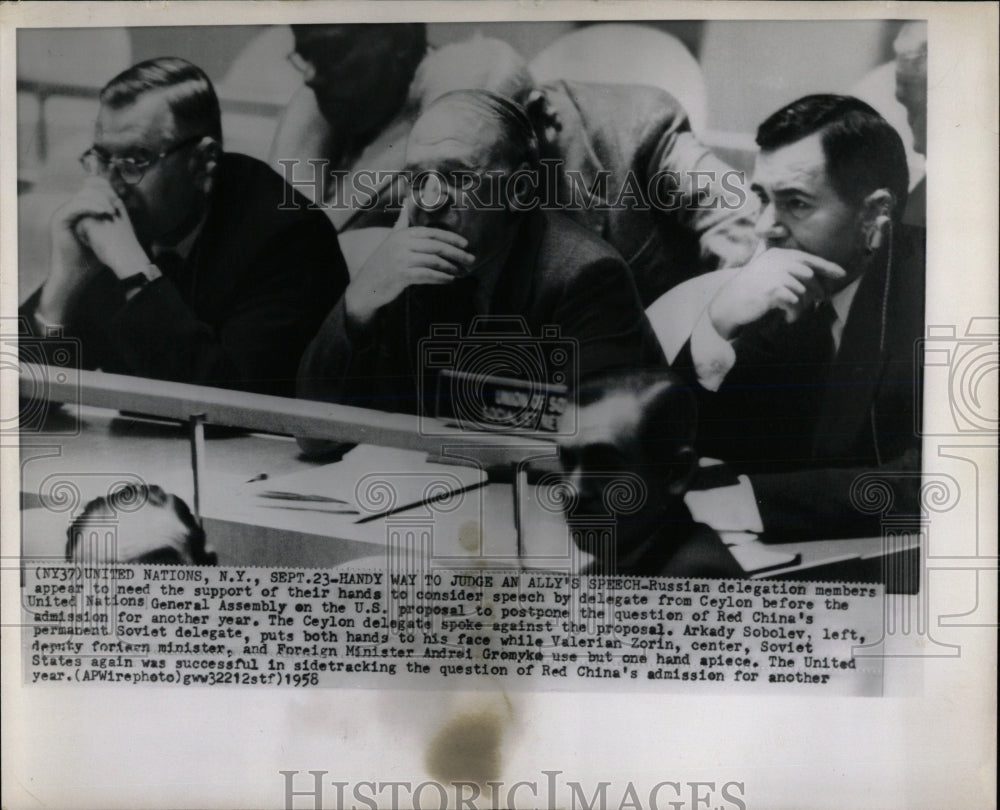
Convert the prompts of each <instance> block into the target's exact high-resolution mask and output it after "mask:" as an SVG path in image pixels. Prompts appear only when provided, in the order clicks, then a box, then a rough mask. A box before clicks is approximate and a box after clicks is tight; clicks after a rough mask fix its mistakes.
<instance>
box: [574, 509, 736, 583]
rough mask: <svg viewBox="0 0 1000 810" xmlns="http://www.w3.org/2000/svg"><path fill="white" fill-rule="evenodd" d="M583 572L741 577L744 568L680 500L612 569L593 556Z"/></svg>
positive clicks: (648, 575)
mask: <svg viewBox="0 0 1000 810" xmlns="http://www.w3.org/2000/svg"><path fill="white" fill-rule="evenodd" d="M583 573H584V574H587V575H593V574H608V575H612V574H614V575H619V576H639V577H708V578H714V579H732V578H743V577H745V576H746V572H745V571H744V570H743V568H742V566H741V565H740V564H739V563H738V562H737V561H736V558H735V557H733V555H732V553H731V552H730V551H729V549H728V548H726V546H725V544H724V543H723V542H722V538H721V537H720V536H719V534H718V532H716V531H715V530H714V529H712V528H710V527H708V526H706V525H705V524H704V523H695V521H694V519H693V518H692V517H691V513H690V512H689V511H688V509H687V507H686V506H685V505H684V503H683V501H678V502H677V503H676V504H672V505H670V506H669V507H667V509H666V510H665V511H664V513H663V514H662V515H661V516H660V518H659V520H658V521H657V525H656V526H655V527H654V528H653V530H652V532H651V534H650V535H649V537H648V538H646V539H645V540H644V541H643V542H642V543H640V544H639V545H638V546H637V547H636V548H634V549H632V550H631V551H629V552H628V553H627V554H624V555H619V557H618V559H616V561H615V565H614V570H613V571H608V570H604V566H603V565H602V563H600V562H599V561H597V560H595V561H593V562H592V563H590V565H588V566H587V567H586V568H585V569H584V571H583Z"/></svg>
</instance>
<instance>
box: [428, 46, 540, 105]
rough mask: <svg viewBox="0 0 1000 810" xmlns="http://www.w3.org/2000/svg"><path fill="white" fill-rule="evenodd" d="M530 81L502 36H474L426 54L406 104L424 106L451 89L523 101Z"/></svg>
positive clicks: (523, 64) (521, 59) (525, 65)
mask: <svg viewBox="0 0 1000 810" xmlns="http://www.w3.org/2000/svg"><path fill="white" fill-rule="evenodd" d="M533 87H534V80H533V79H532V78H531V72H530V71H529V70H528V63H527V62H525V61H524V57H523V56H521V54H519V53H518V52H517V51H516V50H514V48H512V47H511V46H510V45H509V44H508V43H506V42H504V41H503V40H502V39H494V38H493V37H484V36H479V35H477V36H474V37H472V38H471V39H467V40H465V41H463V42H453V43H450V44H448V45H443V46H441V47H440V48H438V49H437V50H435V51H432V52H431V53H429V54H428V55H427V57H426V58H425V59H424V61H423V62H422V63H421V64H420V67H419V68H417V75H416V76H415V77H414V78H413V84H411V85H410V103H411V104H412V105H413V106H414V107H415V108H416V109H426V108H427V107H428V106H429V105H431V104H433V103H434V102H435V101H437V100H438V99H439V98H441V96H443V95H445V94H446V93H450V92H452V91H453V90H469V89H475V90H488V91H490V92H491V93H496V94H497V95H498V96H506V97H507V98H509V99H511V100H513V101H515V102H517V103H518V104H523V103H524V101H525V100H526V99H527V97H528V94H529V93H530V92H531V91H532V89H533Z"/></svg>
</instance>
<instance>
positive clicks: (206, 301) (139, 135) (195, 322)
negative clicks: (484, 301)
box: [22, 58, 347, 395]
mask: <svg viewBox="0 0 1000 810" xmlns="http://www.w3.org/2000/svg"><path fill="white" fill-rule="evenodd" d="M100 102H101V106H100V112H99V114H98V118H97V123H96V127H95V138H94V145H93V146H92V147H91V148H90V149H88V150H87V151H86V152H85V153H84V154H83V155H82V156H81V159H80V160H81V163H82V165H83V167H84V169H85V170H86V172H87V174H88V177H87V179H86V180H85V181H84V183H83V186H82V188H81V189H80V191H79V192H78V193H77V194H75V195H74V196H73V197H72V198H71V199H70V200H69V201H68V202H67V203H66V204H65V205H63V206H62V208H60V209H59V211H58V212H57V213H56V215H55V217H54V220H53V224H52V267H51V271H50V273H49V276H48V278H47V279H46V281H45V283H44V284H43V285H42V287H41V288H40V289H39V290H38V291H37V293H35V294H34V295H33V296H32V297H31V298H29V300H28V301H27V303H26V304H25V306H24V307H23V308H22V315H25V316H27V317H26V318H25V320H26V322H27V325H28V327H29V328H33V329H34V330H35V334H36V335H39V336H46V335H51V334H53V333H61V335H62V336H63V337H67V336H69V337H75V338H78V339H79V340H80V344H81V354H82V357H81V359H82V364H83V366H84V367H85V368H94V367H99V368H102V369H104V370H106V371H113V372H116V373H124V374H135V375H138V376H145V377H156V378H160V379H166V380H174V381H178V382H189V383H199V384H203V385H212V386H218V387H223V388H237V389H242V390H249V391H256V392H261V393H270V394H278V395H291V394H292V393H293V391H294V378H295V369H296V366H297V363H298V359H299V356H300V355H301V353H302V351H303V350H304V348H305V346H306V344H307V343H308V341H309V339H310V338H311V337H312V335H313V334H314V333H315V331H316V329H317V328H318V326H319V324H320V323H321V322H322V319H323V316H324V315H325V313H326V312H327V311H328V310H329V308H330V307H331V306H332V304H333V303H334V302H335V301H336V300H337V298H338V297H339V296H340V294H341V293H342V291H343V290H344V287H345V286H346V284H347V271H346V267H345V265H344V261H343V256H342V255H341V252H340V248H339V246H338V243H337V236H336V233H335V231H334V229H333V227H332V226H331V225H330V223H329V221H328V220H327V219H326V217H325V216H323V214H322V213H321V212H319V211H310V210H308V209H307V208H306V206H305V205H304V202H305V200H304V199H299V200H298V201H297V202H296V204H295V205H292V206H287V204H286V205H285V206H283V203H286V202H287V200H288V199H289V198H291V196H292V193H293V192H292V191H291V189H289V188H288V187H287V186H286V185H285V184H284V182H283V181H282V180H281V178H280V177H278V176H277V175H276V174H275V173H274V172H272V171H271V170H270V169H269V168H268V167H267V166H266V165H265V164H263V163H261V162H260V161H256V160H253V159H252V158H249V157H246V156H244V155H238V154H229V153H225V152H223V150H222V127H221V115H220V111H219V102H218V99H217V97H216V95H215V91H214V89H213V88H212V84H211V82H210V81H209V79H208V77H207V76H206V75H205V74H204V73H203V72H202V71H201V70H200V69H199V68H197V67H195V66H194V65H192V64H190V63H188V62H186V61H184V60H183V59H177V58H160V59H153V60H149V61H147V62H142V63H140V64H138V65H135V66H134V67H132V68H129V69H128V70H126V71H125V72H123V73H122V74H120V75H119V76H117V77H115V78H114V79H112V80H111V82H109V83H108V84H107V85H106V86H105V87H104V89H103V90H102V91H101V95H100ZM285 209H287V210H285Z"/></svg>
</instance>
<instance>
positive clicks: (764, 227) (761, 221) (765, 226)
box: [754, 202, 788, 242]
mask: <svg viewBox="0 0 1000 810" xmlns="http://www.w3.org/2000/svg"><path fill="white" fill-rule="evenodd" d="M754 233H756V234H757V236H759V237H760V238H761V239H767V240H768V241H771V242H776V241H780V240H782V239H785V238H786V237H787V236H788V228H786V227H785V225H784V223H783V222H781V220H780V219H779V218H778V212H777V209H776V208H775V206H774V203H773V202H769V203H767V204H766V205H764V207H763V209H761V212H760V216H758V217H757V224H756V225H755V226H754Z"/></svg>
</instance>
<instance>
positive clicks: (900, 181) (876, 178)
mask: <svg viewBox="0 0 1000 810" xmlns="http://www.w3.org/2000/svg"><path fill="white" fill-rule="evenodd" d="M816 132H820V133H821V138H820V140H821V142H822V144H823V154H824V155H825V156H826V173H827V176H828V177H829V178H830V182H831V183H832V184H833V187H834V188H835V189H836V191H837V193H838V194H839V195H840V197H841V199H843V200H845V201H847V202H850V203H852V204H854V205H857V204H859V203H860V202H861V201H862V200H863V199H864V198H865V197H866V196H867V195H868V194H870V193H871V192H873V191H876V190H877V189H880V188H887V189H889V191H890V192H892V195H893V197H894V198H895V208H894V209H893V218H894V219H897V220H898V219H899V218H900V217H902V215H903V210H904V209H905V208H906V197H907V193H908V189H909V182H910V175H909V170H908V169H907V166H906V151H905V149H904V148H903V139H902V138H901V137H900V136H899V133H898V132H896V130H895V129H894V128H893V127H892V126H891V125H890V124H889V122H888V121H886V120H885V119H884V118H883V117H882V116H881V115H879V114H878V113H877V112H876V111H875V110H874V109H873V108H872V107H870V106H869V105H867V104H865V102H863V101H861V100H860V99H856V98H854V97H853V96H837V95H832V94H819V95H813V96H804V97H803V98H800V99H799V100H798V101H793V102H792V103H791V104H788V105H786V106H784V107H782V108H781V109H780V110H778V111H777V112H776V113H774V114H773V115H771V116H769V117H768V118H767V120H766V121H764V123H762V124H761V125H760V127H758V129H757V145H758V146H759V147H760V148H761V149H762V150H764V151H765V152H770V151H773V150H775V149H779V148H781V147H783V146H788V145H790V144H793V143H796V142H797V141H800V140H802V139H803V138H806V137H808V136H809V135H812V134H814V133H816Z"/></svg>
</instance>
